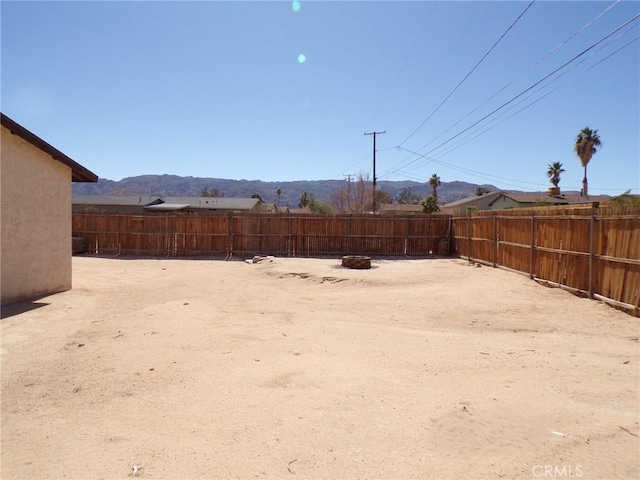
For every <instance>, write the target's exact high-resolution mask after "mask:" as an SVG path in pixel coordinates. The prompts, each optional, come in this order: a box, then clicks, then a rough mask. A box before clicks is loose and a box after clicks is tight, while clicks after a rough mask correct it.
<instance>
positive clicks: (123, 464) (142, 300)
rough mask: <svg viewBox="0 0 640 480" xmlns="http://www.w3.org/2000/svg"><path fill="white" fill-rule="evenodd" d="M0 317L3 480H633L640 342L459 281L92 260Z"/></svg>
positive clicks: (379, 266) (210, 263)
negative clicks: (63, 283)
mask: <svg viewBox="0 0 640 480" xmlns="http://www.w3.org/2000/svg"><path fill="white" fill-rule="evenodd" d="M73 269H74V288H73V290H70V291H68V292H64V293H60V294H57V295H52V296H49V297H45V298H42V299H39V300H37V301H35V302H30V303H22V304H16V305H13V306H9V307H6V308H3V311H2V314H3V319H2V322H1V324H0V326H1V334H2V350H1V355H0V359H1V362H2V417H1V421H2V425H1V426H2V437H1V440H2V454H1V459H0V460H1V468H2V470H1V476H2V478H3V479H126V478H132V477H133V476H134V473H135V476H136V477H140V478H148V479H227V478H229V479H236V478H237V479H253V478H266V479H269V478H274V479H290V480H294V479H320V478H328V479H355V478H371V479H373V478H379V479H467V478H468V479H536V478H584V479H637V478H640V466H639V465H640V460H639V456H640V453H639V452H640V438H639V437H638V435H639V434H640V427H639V423H638V422H639V384H640V373H639V361H640V350H639V346H640V345H639V340H638V338H639V335H640V331H639V321H640V319H638V318H636V317H632V316H630V315H627V314H625V313H623V312H620V311H618V310H615V309H613V308H611V307H609V306H607V305H605V304H602V303H600V302H597V301H592V300H588V299H583V298H578V297H576V296H573V295H571V294H570V293H567V292H565V291H563V290H560V289H550V288H546V287H543V286H541V285H538V284H537V283H535V282H533V281H531V280H529V279H528V278H527V277H525V276H521V275H518V274H514V273H511V272H506V271H503V270H499V269H493V268H489V267H482V268H477V267H473V266H469V265H468V263H467V262H466V261H463V260H460V259H418V260H406V259H403V260H374V261H373V268H371V269H370V270H350V269H345V268H342V267H341V266H340V260H339V259H295V258H273V259H267V260H264V261H262V262H260V263H256V264H253V263H251V264H250V263H247V262H245V261H229V262H224V261H214V260H173V259H116V258H95V257H82V256H81V257H74V259H73Z"/></svg>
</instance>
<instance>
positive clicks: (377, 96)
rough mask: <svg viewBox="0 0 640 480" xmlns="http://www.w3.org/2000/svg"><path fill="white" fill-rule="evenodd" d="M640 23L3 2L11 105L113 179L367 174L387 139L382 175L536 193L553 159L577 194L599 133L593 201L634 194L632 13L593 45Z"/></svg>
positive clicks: (629, 5)
mask: <svg viewBox="0 0 640 480" xmlns="http://www.w3.org/2000/svg"><path fill="white" fill-rule="evenodd" d="M527 7H528V8H527ZM525 10H526V12H525ZM523 12H524V14H523ZM639 12H640V2H637V1H633V2H631V1H619V2H615V1H613V2H591V1H590V2H574V1H567V2H550V1H540V0H538V1H536V2H534V3H533V4H532V5H530V2H529V1H524V2H521V1H515V2H481V1H478V2H430V1H413V2H401V1H368V2H367V1H358V2H343V1H333V2H328V1H315V2H311V1H308V2H305V1H301V2H299V3H298V2H290V1H282V2H274V1H258V2H246V1H233V2H231V1H226V2H225V1H220V2H213V1H200V2H135V1H129V2H89V1H86V2H24V1H23V2H13V1H2V3H1V22H2V38H1V40H2V45H1V49H2V50H1V51H2V65H1V66H2V78H1V80H2V84H1V89H2V91H1V108H2V111H3V113H5V114H7V115H8V116H10V117H11V118H13V119H14V120H15V121H17V122H18V123H20V124H22V125H23V126H25V127H26V128H28V129H29V130H31V131H32V132H34V133H35V134H36V135H39V136H40V137H42V138H43V139H44V140H46V141H47V142H49V143H51V144H52V145H54V146H55V147H56V148H58V149H59V150H61V151H63V152H64V153H66V154H67V155H69V156H70V157H72V158H73V159H74V160H76V161H78V162H80V163H81V164H83V165H84V166H86V167H87V168H89V169H91V170H92V171H94V172H95V173H97V174H98V175H99V176H100V177H102V178H108V179H112V180H119V179H121V178H124V177H128V176H135V175H142V174H176V175H182V176H196V177H216V178H230V179H251V180H255V179H258V180H265V181H291V180H322V179H343V178H345V177H344V176H345V175H347V174H356V173H358V172H363V173H369V174H370V173H371V170H372V155H371V153H372V137H371V136H365V135H363V134H364V132H371V131H374V130H375V131H386V134H384V135H380V136H378V138H377V150H378V152H377V165H376V173H377V177H378V179H379V180H415V181H426V180H427V179H428V177H430V176H431V174H432V173H437V174H438V175H439V176H440V177H441V179H442V181H444V182H449V181H453V180H463V181H468V182H473V183H491V184H494V185H496V186H498V187H500V188H504V189H518V190H542V189H546V188H547V187H548V186H550V184H549V183H548V180H547V178H546V175H545V172H546V167H547V165H548V164H549V163H552V162H556V161H559V162H562V164H563V166H564V168H565V170H566V173H565V174H564V175H563V176H562V181H561V183H560V186H561V187H562V188H563V189H565V190H569V189H574V190H579V189H580V186H581V179H582V167H581V165H580V162H579V160H578V158H577V157H576V156H575V154H574V153H573V142H574V139H575V135H576V134H577V133H578V131H579V130H580V129H582V128H583V127H585V126H589V127H591V128H594V129H598V131H599V134H600V136H601V139H602V142H603V148H602V149H601V151H599V152H598V153H597V154H596V155H595V156H594V157H593V159H592V160H591V163H590V164H589V170H588V177H589V192H590V193H591V194H599V193H604V194H610V195H615V194H618V193H622V192H623V191H625V190H627V189H632V191H633V193H640V98H639V92H640V82H639V77H640V65H639V60H640V47H639V45H640V40H638V37H639V35H640V20H639V19H635V20H633V21H632V22H631V23H629V24H628V25H627V26H626V27H623V28H622V29H620V30H619V31H618V32H616V33H615V34H613V35H611V36H609V37H608V38H606V39H605V40H603V41H601V40H602V39H603V38H605V37H606V36H607V35H609V34H610V33H611V32H613V31H614V30H616V29H618V28H619V27H621V26H622V25H624V24H625V23H626V22H628V21H629V20H631V19H632V18H633V17H634V16H636V15H638V13H639ZM521 15H522V16H521ZM519 16H521V17H520V19H519V20H518V21H517V22H516V19H517V18H518V17H519ZM514 22H515V24H514ZM512 24H514V25H513V26H512V27H511V28H510V29H509V27H510V26H511V25H512ZM508 29H509V30H508ZM507 30H508V32H507ZM505 32H506V34H505ZM503 34H504V37H503V38H502V39H501V40H500V41H499V42H498V40H499V39H500V37H501V36H502V35H503ZM496 42H498V43H497V44H496ZM598 42H600V43H598ZM494 44H495V47H494V48H493V49H492V50H491V52H490V53H489V54H488V55H486V54H487V52H489V50H490V49H491V48H492V46H493V45H494ZM594 44H597V45H595V46H593V45H594ZM590 47H592V48H591V49H589V48H590ZM587 49H589V50H588V51H587V52H586V53H584V54H582V55H581V56H579V57H578V58H577V59H576V60H574V61H571V60H572V59H573V58H574V57H576V56H578V55H579V54H581V53H582V52H584V51H585V50H587ZM301 55H304V59H305V61H304V62H302V61H301V60H302V57H301ZM485 55H486V57H485V58H484V60H482V61H481V62H480V63H479V64H478V62H479V61H480V60H481V59H482V58H483V56H485ZM568 62H569V63H568ZM566 63H568V64H567V66H565V67H563V68H561V67H562V66H563V65H564V64H566ZM476 65H477V67H476V68H475V70H473V72H472V73H471V74H470V75H468V77H467V78H466V80H464V82H462V83H461V84H460V86H459V87H458V88H457V89H455V88H456V86H457V85H458V84H459V83H460V82H461V81H462V80H463V79H464V78H465V76H466V75H467V74H469V72H471V70H472V69H473V68H474V66H476ZM556 69H559V70H558V71H557V72H556V73H555V74H554V73H553V72H554V71H555V70H556ZM547 76H548V78H547V79H546V80H543V79H544V78H545V77H547ZM538 82H539V83H538ZM536 84H537V85H536ZM533 85H536V86H535V87H533V88H532V86H533ZM454 89H455V91H454ZM452 92H453V93H452ZM523 92H526V93H523ZM445 99H446V101H445ZM443 102H444V103H443ZM503 105H504V107H502V108H500V107H501V106H503ZM494 111H495V113H493V114H491V113H492V112H494ZM483 117H487V118H486V119H485V120H482V119H483ZM425 120H426V121H425ZM476 123H477V124H476ZM474 124H476V125H475V126H472V125H474ZM421 125H422V126H421ZM420 126H421V127H420ZM418 127H420V128H418Z"/></svg>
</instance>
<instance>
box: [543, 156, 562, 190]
mask: <svg viewBox="0 0 640 480" xmlns="http://www.w3.org/2000/svg"><path fill="white" fill-rule="evenodd" d="M562 173H564V168H562V164H561V163H560V162H553V163H552V164H550V165H547V177H549V181H550V182H551V183H552V184H553V186H554V187H557V186H558V184H559V183H560V174H562Z"/></svg>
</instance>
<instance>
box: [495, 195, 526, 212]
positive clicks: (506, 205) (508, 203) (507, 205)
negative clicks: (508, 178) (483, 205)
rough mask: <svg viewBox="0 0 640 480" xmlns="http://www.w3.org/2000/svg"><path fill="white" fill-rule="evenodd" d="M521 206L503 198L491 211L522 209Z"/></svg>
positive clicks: (497, 201) (498, 200) (496, 202)
mask: <svg viewBox="0 0 640 480" xmlns="http://www.w3.org/2000/svg"><path fill="white" fill-rule="evenodd" d="M520 206H521V205H520V204H519V203H518V202H516V201H515V200H513V199H511V198H509V197H505V196H502V197H500V198H498V199H497V200H496V201H495V202H493V204H492V205H491V210H502V209H505V208H520Z"/></svg>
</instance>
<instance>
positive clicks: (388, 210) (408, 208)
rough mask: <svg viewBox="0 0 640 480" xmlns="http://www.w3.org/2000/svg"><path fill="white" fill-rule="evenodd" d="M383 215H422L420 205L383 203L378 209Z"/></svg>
mask: <svg viewBox="0 0 640 480" xmlns="http://www.w3.org/2000/svg"><path fill="white" fill-rule="evenodd" d="M378 213H380V214H381V215H422V205H420V204H419V203H383V204H382V205H380V208H378Z"/></svg>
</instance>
